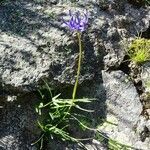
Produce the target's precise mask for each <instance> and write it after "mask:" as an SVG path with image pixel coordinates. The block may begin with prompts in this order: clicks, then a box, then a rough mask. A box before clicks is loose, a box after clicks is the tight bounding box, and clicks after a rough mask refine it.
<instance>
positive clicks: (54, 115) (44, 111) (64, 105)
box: [35, 11, 93, 149]
mask: <svg viewBox="0 0 150 150" xmlns="http://www.w3.org/2000/svg"><path fill="white" fill-rule="evenodd" d="M69 15H70V20H69V21H64V20H63V21H64V24H65V25H67V26H68V27H69V28H70V29H71V30H72V31H75V32H76V34H77V38H78V42H79V59H78V67H77V76H76V80H75V84H74V88H73V92H72V98H70V99H61V98H60V94H58V95H56V96H53V94H52V92H51V89H50V87H49V85H48V84H47V83H46V82H45V84H46V87H47V90H48V93H49V94H48V97H47V98H48V99H49V102H47V103H44V102H41V103H40V104H39V105H38V106H37V107H36V112H37V113H38V114H39V116H40V119H39V120H38V125H39V127H40V128H41V129H42V131H43V134H42V136H41V137H40V138H39V140H37V142H35V143H38V142H41V146H40V147H41V149H42V145H43V138H44V137H45V136H46V135H47V134H48V136H50V137H51V138H52V139H53V138H59V139H60V140H62V141H70V142H76V143H78V144H79V146H82V147H84V144H82V142H81V141H82V140H85V139H78V138H75V137H73V136H72V135H71V134H70V132H69V128H70V123H71V122H73V123H74V125H76V126H78V127H81V126H82V128H84V129H90V128H88V127H87V126H86V125H84V124H83V123H82V122H83V120H84V119H85V116H84V115H81V114H82V113H81V112H82V111H84V112H88V113H89V112H93V111H92V110H87V109H84V108H82V107H81V106H80V105H81V104H84V105H85V104H86V103H90V102H91V101H92V100H91V99H88V98H83V99H77V98H76V92H77V86H78V82H79V75H80V70H81V61H82V43H81V33H82V32H83V31H84V30H85V28H86V25H87V23H88V17H87V14H84V15H81V14H80V12H76V13H75V14H72V12H71V11H69ZM39 92H40V95H41V97H42V98H45V95H44V94H43V93H42V92H41V91H39ZM43 101H44V100H43ZM81 118H84V119H81ZM80 119H81V120H82V121H80ZM91 130H93V129H91ZM84 148H85V147H84Z"/></svg>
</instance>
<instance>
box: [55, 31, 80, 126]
mask: <svg viewBox="0 0 150 150" xmlns="http://www.w3.org/2000/svg"><path fill="white" fill-rule="evenodd" d="M77 37H78V41H79V59H78V68H77V77H76V81H75V85H74V88H73V93H72V102H71V105H70V107H69V108H68V113H69V112H70V110H71V108H72V106H73V103H74V101H75V97H76V92H77V86H78V81H79V75H80V70H81V60H82V42H81V33H80V32H77ZM68 113H67V114H68ZM67 114H66V115H64V117H63V118H62V119H61V120H60V121H59V123H58V124H60V123H61V122H62V121H63V119H65V118H66V116H67ZM58 124H57V125H58Z"/></svg>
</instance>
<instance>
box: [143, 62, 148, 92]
mask: <svg viewBox="0 0 150 150" xmlns="http://www.w3.org/2000/svg"><path fill="white" fill-rule="evenodd" d="M141 79H142V82H143V86H144V88H145V92H150V62H147V63H145V64H144V65H143V66H142V73H141Z"/></svg>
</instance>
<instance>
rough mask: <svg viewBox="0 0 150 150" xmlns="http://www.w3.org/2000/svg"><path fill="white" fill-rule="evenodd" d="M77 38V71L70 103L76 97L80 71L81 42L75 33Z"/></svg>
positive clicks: (78, 33) (79, 35)
mask: <svg viewBox="0 0 150 150" xmlns="http://www.w3.org/2000/svg"><path fill="white" fill-rule="evenodd" d="M77 36H78V41H79V60H78V70H77V77H76V81H75V85H74V88H73V94H72V101H73V102H74V100H75V97H76V92H77V86H78V82H79V75H80V70H81V60H82V42H81V33H80V32H77Z"/></svg>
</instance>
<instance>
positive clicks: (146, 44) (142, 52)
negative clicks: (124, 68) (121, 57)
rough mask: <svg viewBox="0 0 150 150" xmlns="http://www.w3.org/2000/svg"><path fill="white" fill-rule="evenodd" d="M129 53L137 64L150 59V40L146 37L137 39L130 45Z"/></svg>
mask: <svg viewBox="0 0 150 150" xmlns="http://www.w3.org/2000/svg"><path fill="white" fill-rule="evenodd" d="M128 55H129V57H130V59H131V60H132V61H133V62H135V63H137V64H141V63H144V62H145V61H148V60H150V40H148V39H144V38H137V39H135V40H134V41H133V42H132V44H131V45H130V46H129V49H128Z"/></svg>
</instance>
